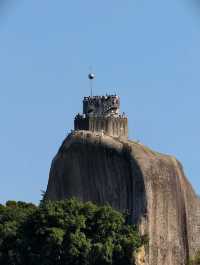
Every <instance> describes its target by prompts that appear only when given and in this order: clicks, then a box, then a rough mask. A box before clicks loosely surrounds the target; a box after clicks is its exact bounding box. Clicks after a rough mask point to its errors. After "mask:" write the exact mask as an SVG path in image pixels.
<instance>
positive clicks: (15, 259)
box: [0, 199, 143, 265]
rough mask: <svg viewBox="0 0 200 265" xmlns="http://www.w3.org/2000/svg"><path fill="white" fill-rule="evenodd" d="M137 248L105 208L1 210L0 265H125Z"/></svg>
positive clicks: (60, 205)
mask: <svg viewBox="0 0 200 265" xmlns="http://www.w3.org/2000/svg"><path fill="white" fill-rule="evenodd" d="M142 243H143V242H142V239H141V238H140V236H139V234H138V232H137V230H136V229H135V227H133V226H131V225H127V224H126V222H125V218H124V216H123V215H122V214H121V213H119V212H117V211H115V210H114V209H112V208H111V207H110V206H97V205H95V204H93V203H91V202H88V203H82V202H80V201H78V200H77V199H69V200H65V201H53V202H50V201H44V202H42V203H41V205H40V206H39V207H36V206H34V205H32V204H26V203H21V202H18V203H16V202H8V203H7V204H6V206H2V205H1V206H0V264H4V265H27V264H29V265H38V264H40V265H119V264H120V265H123V264H124V265H125V264H126V265H129V264H134V257H133V253H134V251H135V250H136V249H137V248H139V247H140V246H141V244H142Z"/></svg>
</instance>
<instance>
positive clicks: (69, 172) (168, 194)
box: [46, 131, 200, 265]
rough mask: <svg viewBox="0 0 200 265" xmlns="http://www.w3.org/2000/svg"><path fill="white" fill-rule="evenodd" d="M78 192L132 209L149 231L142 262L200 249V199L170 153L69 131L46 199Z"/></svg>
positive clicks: (175, 262) (164, 261)
mask: <svg viewBox="0 0 200 265" xmlns="http://www.w3.org/2000/svg"><path fill="white" fill-rule="evenodd" d="M72 196H75V197H78V198H80V199H81V200H83V201H93V202H96V203H98V204H104V203H109V204H110V205H112V206H113V207H114V208H116V209H118V210H120V211H122V212H124V211H128V212H129V213H130V221H131V222H132V223H133V224H136V225H138V227H139V230H140V233H141V234H142V235H148V238H149V243H148V245H147V246H145V250H144V251H145V258H144V263H142V264H145V265H186V262H187V260H188V257H189V256H193V255H194V253H195V251H196V250H197V249H200V240H199V239H200V200H199V198H198V197H197V196H196V194H195V192H194V190H193V189H192V187H191V185H190V183H189V182H188V180H187V178H186V177H185V174H184V172H183V168H182V166H181V164H180V163H179V162H178V161H177V160H176V159H175V158H174V157H172V156H168V155H163V154H160V153H157V152H154V151H152V150H150V149H149V148H148V147H146V146H144V145H142V144H140V143H136V142H134V141H129V140H125V139H123V140H122V139H120V138H114V137H110V136H106V135H102V134H100V133H99V134H98V133H93V132H90V131H75V132H73V133H71V134H70V135H68V136H67V138H66V139H65V140H64V142H63V144H62V145H61V147H60V149H59V151H58V153H57V155H56V156H55V158H54V159H53V162H52V166H51V170H50V176H49V183H48V187H47V191H46V198H48V199H50V200H61V199H65V198H70V197H72Z"/></svg>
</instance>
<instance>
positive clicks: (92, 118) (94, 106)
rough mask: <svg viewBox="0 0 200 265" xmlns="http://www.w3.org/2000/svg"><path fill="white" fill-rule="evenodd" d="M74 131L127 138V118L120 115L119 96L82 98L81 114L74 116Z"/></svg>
mask: <svg viewBox="0 0 200 265" xmlns="http://www.w3.org/2000/svg"><path fill="white" fill-rule="evenodd" d="M74 129H75V130H89V131H92V132H100V133H103V134H105V135H109V136H112V137H119V138H128V118H127V117H126V116H125V114H124V113H123V114H120V98H119V96H116V95H106V96H90V97H84V99H83V114H78V115H76V117H75V119H74Z"/></svg>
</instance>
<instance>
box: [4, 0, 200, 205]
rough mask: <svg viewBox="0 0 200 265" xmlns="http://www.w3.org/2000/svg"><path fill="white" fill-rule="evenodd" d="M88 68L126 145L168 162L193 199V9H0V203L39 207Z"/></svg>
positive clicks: (183, 3)
mask: <svg viewBox="0 0 200 265" xmlns="http://www.w3.org/2000/svg"><path fill="white" fill-rule="evenodd" d="M91 65H92V66H93V69H95V72H96V75H97V79H96V82H95V94H99V95H101V94H105V93H117V94H119V95H120V97H121V102H122V106H121V109H122V111H124V112H125V113H126V114H127V115H128V116H129V131H130V138H132V139H137V140H140V141H141V142H143V143H144V144H146V145H148V146H149V147H151V148H152V149H155V150H157V151H159V152H163V153H167V154H172V155H174V156H176V157H177V158H178V159H179V160H180V161H181V162H182V164H183V165H184V169H185V172H186V174H187V176H188V178H189V180H190V182H191V183H192V184H193V187H194V188H195V190H196V191H197V192H198V193H200V167H199V165H200V137H199V136H200V122H199V116H200V104H199V101H200V8H199V6H198V1H197V0H168V1H160V0H152V1H147V0H146V1H145V0H123V1H122V0H109V1H108V0H101V1H91V0H84V1H83V0H73V1H66V0H60V1H53V0H42V1H41V0H29V1H25V0H18V1H14V0H13V1H12V0H5V1H4V0H0V136H1V137H0V203H4V202H5V201H6V200H11V199H15V200H23V201H32V202H34V203H38V202H39V200H40V198H41V190H45V189H46V185H47V181H48V173H49V168H50V164H51V160H52V158H53V156H54V155H55V154H56V152H57V150H58V148H59V146H60V144H61V142H62V141H63V140H64V137H65V136H66V135H67V133H68V132H69V131H70V130H71V129H72V128H73V118H74V116H75V114H76V113H77V112H81V110H82V105H81V101H82V98H83V96H87V95H88V94H89V84H88V80H87V74H88V71H89V70H88V69H89V67H90V66H91Z"/></svg>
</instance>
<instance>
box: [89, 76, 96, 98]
mask: <svg viewBox="0 0 200 265" xmlns="http://www.w3.org/2000/svg"><path fill="white" fill-rule="evenodd" d="M88 79H89V80H90V95H91V97H92V96H93V80H94V79H95V74H93V73H90V74H89V75H88Z"/></svg>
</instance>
